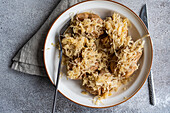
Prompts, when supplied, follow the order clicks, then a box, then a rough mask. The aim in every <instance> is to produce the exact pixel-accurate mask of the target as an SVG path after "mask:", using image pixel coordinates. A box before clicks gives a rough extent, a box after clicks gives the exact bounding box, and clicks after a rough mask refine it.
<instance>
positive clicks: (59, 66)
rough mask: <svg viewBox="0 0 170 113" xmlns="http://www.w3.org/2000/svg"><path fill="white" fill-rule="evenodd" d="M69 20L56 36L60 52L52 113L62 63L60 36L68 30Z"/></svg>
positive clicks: (53, 112)
mask: <svg viewBox="0 0 170 113" xmlns="http://www.w3.org/2000/svg"><path fill="white" fill-rule="evenodd" d="M70 21H71V19H70V20H68V21H67V22H66V23H65V24H64V26H63V27H62V29H61V30H60V33H59V36H58V41H59V45H60V46H59V47H60V49H59V51H60V58H59V64H58V72H57V77H56V86H55V94H54V101H53V109H52V113H55V107H56V102H57V91H58V83H59V77H60V68H61V62H62V43H61V35H62V34H64V32H65V31H66V29H67V28H68V26H69V24H70Z"/></svg>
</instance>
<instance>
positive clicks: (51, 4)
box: [0, 0, 170, 113]
mask: <svg viewBox="0 0 170 113" xmlns="http://www.w3.org/2000/svg"><path fill="white" fill-rule="evenodd" d="M117 1H119V2H121V3H122V4H124V5H126V6H128V7H129V8H131V9H132V10H133V11H134V12H136V13H137V14H139V11H140V9H141V7H142V5H143V4H145V3H146V4H147V7H148V18H149V32H150V35H151V38H152V42H153V46H154V59H153V65H152V73H153V75H154V82H155V93H156V102H157V104H156V106H152V105H150V104H149V95H148V86H147V82H146V83H145V85H144V86H143V87H142V88H141V90H140V91H139V92H138V93H137V94H136V95H135V96H134V97H132V98H131V99H130V100H128V101H127V102H125V103H123V104H121V105H118V106H115V107H111V108H106V109H92V108H86V107H83V106H80V105H77V104H75V103H73V102H71V101H69V100H68V99H66V98H65V97H64V96H62V95H61V94H59V95H58V101H57V112H58V113H70V112H77V113H106V112H113V113H123V112H126V113H137V112H140V113H141V112H142V113H162V112H164V113H168V112H170V1H169V0H148V1H146V0H144V1H141V0H117ZM58 2H59V0H0V45H1V47H0V113H50V112H51V109H52V103H53V96H54V89H55V88H54V86H53V85H52V84H51V82H50V80H49V79H48V78H47V77H38V76H33V75H29V74H24V73H20V72H17V71H14V70H12V69H10V65H11V59H12V58H13V56H14V55H15V53H16V52H17V51H18V50H19V49H20V48H21V47H22V46H23V45H24V44H25V43H26V42H27V41H28V40H29V38H30V37H31V36H32V35H33V34H34V33H35V32H36V31H37V30H38V29H39V28H40V26H41V25H42V24H43V22H44V21H45V20H46V19H47V17H48V16H49V15H50V12H52V10H53V9H54V8H55V7H56V5H57V4H58Z"/></svg>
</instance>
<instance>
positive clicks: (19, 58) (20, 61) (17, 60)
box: [11, 0, 83, 76]
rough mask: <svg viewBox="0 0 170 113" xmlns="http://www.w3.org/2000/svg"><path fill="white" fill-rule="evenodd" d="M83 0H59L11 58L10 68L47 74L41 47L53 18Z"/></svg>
mask: <svg viewBox="0 0 170 113" xmlns="http://www.w3.org/2000/svg"><path fill="white" fill-rule="evenodd" d="M81 1H83V0H61V1H60V3H59V4H58V5H57V6H56V8H55V9H54V10H53V12H52V13H51V15H50V16H49V17H48V19H47V20H46V21H45V23H44V24H43V25H42V26H41V28H40V29H39V30H38V31H37V32H36V33H35V34H34V35H33V37H32V38H31V39H30V40H29V41H28V42H27V43H26V44H25V45H24V46H23V47H22V48H21V49H20V50H19V52H18V53H17V54H16V56H14V58H13V59H12V65H11V68H12V69H14V70H17V71H20V72H24V73H27V74H31V75H39V76H47V74H46V71H45V68H44V60H43V49H44V43H45V38H46V35H47V33H48V31H49V29H50V27H51V25H52V24H53V22H54V21H55V19H56V18H57V17H58V16H59V15H60V14H61V13H62V12H63V11H64V10H66V9H67V8H69V7H70V6H72V5H74V4H75V3H78V2H81Z"/></svg>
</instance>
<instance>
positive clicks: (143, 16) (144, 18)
mask: <svg viewBox="0 0 170 113" xmlns="http://www.w3.org/2000/svg"><path fill="white" fill-rule="evenodd" d="M139 17H140V18H141V19H142V21H143V22H144V24H145V25H146V27H147V28H148V19H147V9H146V4H145V5H144V6H143V7H142V9H141V11H140V14H139ZM148 88H149V99H150V104H151V105H155V104H156V100H155V90H154V83H153V75H152V74H151V71H150V73H149V76H148Z"/></svg>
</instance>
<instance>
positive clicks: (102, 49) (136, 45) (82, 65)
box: [62, 12, 144, 99]
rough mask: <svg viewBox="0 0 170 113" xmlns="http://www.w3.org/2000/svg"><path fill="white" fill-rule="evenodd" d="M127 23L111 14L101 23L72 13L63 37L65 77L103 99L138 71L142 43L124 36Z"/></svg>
mask: <svg viewBox="0 0 170 113" xmlns="http://www.w3.org/2000/svg"><path fill="white" fill-rule="evenodd" d="M128 25H129V21H128V19H127V18H123V17H121V16H120V15H119V14H117V13H114V14H113V15H112V16H111V17H106V19H105V20H102V19H101V18H100V17H99V16H98V15H96V14H94V13H88V12H84V13H79V14H76V15H75V16H74V17H73V18H72V20H71V23H70V26H69V27H68V29H67V30H66V31H65V33H64V34H63V35H64V36H63V39H62V46H63V50H64V52H63V53H64V56H65V63H66V66H67V77H68V78H70V79H74V80H81V81H82V86H83V87H84V88H85V89H86V91H88V92H89V93H91V94H93V95H96V96H97V97H98V98H99V99H105V98H107V97H108V96H109V95H111V92H112V91H117V89H118V88H119V87H120V86H121V84H122V83H124V82H125V81H126V80H127V79H128V78H129V77H130V76H131V75H132V74H133V72H134V71H136V70H137V69H138V64H137V62H138V60H139V59H140V57H141V55H142V50H143V46H144V42H143V41H142V39H139V40H137V41H135V42H134V41H133V40H132V38H131V36H129V35H128Z"/></svg>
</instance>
